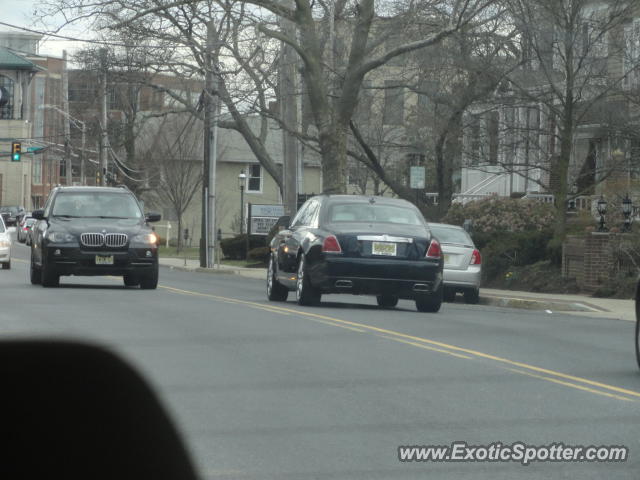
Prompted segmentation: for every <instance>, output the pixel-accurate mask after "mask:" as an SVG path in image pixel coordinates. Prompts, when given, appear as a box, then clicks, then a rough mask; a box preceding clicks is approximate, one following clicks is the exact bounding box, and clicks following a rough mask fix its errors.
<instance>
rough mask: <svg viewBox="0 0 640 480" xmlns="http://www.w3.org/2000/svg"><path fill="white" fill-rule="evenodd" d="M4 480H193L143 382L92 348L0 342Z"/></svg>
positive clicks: (121, 363)
mask: <svg viewBox="0 0 640 480" xmlns="http://www.w3.org/2000/svg"><path fill="white" fill-rule="evenodd" d="M0 378H1V379H2V395H0V398H1V400H0V408H1V409H0V412H1V413H0V415H1V416H2V420H1V422H2V433H3V437H4V440H5V441H4V442H3V443H5V447H4V448H3V449H2V451H3V455H2V461H1V462H0V478H3V479H38V480H41V479H44V478H49V479H55V478H60V479H65V480H68V479H83V480H89V479H92V480H102V479H104V480H107V479H109V480H113V479H140V480H143V479H153V480H162V479H167V480H168V479H175V480H178V479H179V480H191V479H196V478H197V477H196V474H195V471H194V469H193V467H192V464H191V461H190V459H189V455H188V453H187V451H186V449H185V447H184V445H183V443H182V441H181V439H180V437H179V435H178V433H177V431H176V429H175V428H174V426H173V424H172V422H171V420H170V419H169V417H168V416H167V413H166V412H165V411H164V409H163V407H162V406H161V405H160V403H159V401H158V399H157V397H156V396H155V394H154V393H153V392H152V390H151V389H150V387H149V386H148V385H147V383H146V382H145V381H144V380H143V379H142V377H141V376H140V375H139V374H138V373H137V372H135V371H134V370H133V369H132V368H131V367H130V366H129V365H127V364H126V363H125V362H124V361H122V360H121V359H120V358H118V357H117V356H115V355H114V354H112V353H110V352H108V351H106V350H104V349H102V348H100V347H95V346H90V345H85V344H80V343H72V342H55V341H3V342H0Z"/></svg>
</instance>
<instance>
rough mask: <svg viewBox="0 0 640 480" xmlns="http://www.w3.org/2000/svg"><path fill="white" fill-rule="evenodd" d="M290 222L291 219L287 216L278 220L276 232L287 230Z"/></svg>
mask: <svg viewBox="0 0 640 480" xmlns="http://www.w3.org/2000/svg"><path fill="white" fill-rule="evenodd" d="M290 221H291V217H290V216H289V215H283V216H282V217H280V218H278V221H277V222H276V225H277V226H278V231H280V230H284V229H286V228H289V222H290Z"/></svg>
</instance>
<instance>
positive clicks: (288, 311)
mask: <svg viewBox="0 0 640 480" xmlns="http://www.w3.org/2000/svg"><path fill="white" fill-rule="evenodd" d="M159 287H160V288H163V289H165V290H168V291H170V292H173V293H177V294H181V295H191V296H197V297H205V298H211V299H214V300H218V301H222V302H225V303H232V304H237V305H244V306H247V307H251V308H257V309H260V310H267V311H270V312H272V313H278V314H283V315H292V314H293V315H298V316H301V317H304V318H306V319H308V320H313V321H318V322H320V323H324V324H328V325H331V326H335V327H340V328H345V329H348V330H351V331H356V332H360V333H373V334H375V335H376V336H378V337H380V338H385V339H388V340H393V341H396V342H400V343H404V344H407V345H411V346H414V347H418V348H422V349H426V350H431V351H435V352H438V353H443V354H447V355H450V356H453V357H456V358H460V359H463V360H474V359H483V360H489V361H491V362H494V363H497V364H498V365H499V366H500V367H502V368H504V369H506V370H508V371H510V372H513V373H517V374H520V375H526V376H528V377H533V378H537V379H540V380H545V381H548V382H551V383H554V384H557V385H563V386H565V387H570V388H574V389H576V390H581V391H584V392H590V393H593V394H597V395H602V396H605V397H609V398H615V399H617V400H624V401H636V400H637V399H639V398H640V392H637V391H635V390H629V389H626V388H622V387H616V386H615V385H609V384H606V383H602V382H597V381H595V380H589V379H588V378H583V377H578V376H575V375H569V374H566V373H562V372H558V371H555V370H550V369H548V368H542V367H537V366H535V365H530V364H528V363H524V362H518V361H514V360H510V359H508V358H503V357H498V356H496V355H491V354H488V353H484V352H480V351H478V350H472V349H470V348H463V347H458V346H456V345H451V344H448V343H444V342H439V341H437V340H431V339H428V338H423V337H417V336H414V335H408V334H406V333H402V332H397V331H394V330H388V329H386V328H380V327H375V326H373V325H367V324H364V323H358V322H352V321H349V320H342V319H339V318H335V317H330V316H327V315H322V314H318V313H313V312H309V311H304V310H298V309H295V308H290V307H283V306H279V305H275V304H264V303H259V302H252V301H247V300H239V299H236V298H230V297H223V296H220V295H213V294H209V293H201V292H195V291H191V290H183V289H180V288H175V287H169V286H165V285H160V286H159Z"/></svg>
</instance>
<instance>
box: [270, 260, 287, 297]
mask: <svg viewBox="0 0 640 480" xmlns="http://www.w3.org/2000/svg"><path fill="white" fill-rule="evenodd" d="M288 296H289V290H288V289H287V287H285V286H284V285H282V284H281V283H280V282H278V280H276V267H275V258H273V257H271V260H270V261H269V269H268V270H267V298H268V299H269V300H271V301H272V302H285V301H286V300H287V297H288Z"/></svg>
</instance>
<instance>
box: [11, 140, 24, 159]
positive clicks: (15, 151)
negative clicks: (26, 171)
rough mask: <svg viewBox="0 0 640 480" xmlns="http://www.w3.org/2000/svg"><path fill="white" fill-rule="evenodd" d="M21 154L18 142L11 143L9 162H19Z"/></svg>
mask: <svg viewBox="0 0 640 480" xmlns="http://www.w3.org/2000/svg"><path fill="white" fill-rule="evenodd" d="M21 154H22V144H21V143H20V142H11V161H12V162H19V161H20V155H21Z"/></svg>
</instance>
